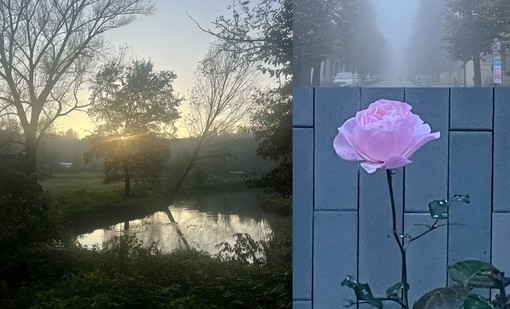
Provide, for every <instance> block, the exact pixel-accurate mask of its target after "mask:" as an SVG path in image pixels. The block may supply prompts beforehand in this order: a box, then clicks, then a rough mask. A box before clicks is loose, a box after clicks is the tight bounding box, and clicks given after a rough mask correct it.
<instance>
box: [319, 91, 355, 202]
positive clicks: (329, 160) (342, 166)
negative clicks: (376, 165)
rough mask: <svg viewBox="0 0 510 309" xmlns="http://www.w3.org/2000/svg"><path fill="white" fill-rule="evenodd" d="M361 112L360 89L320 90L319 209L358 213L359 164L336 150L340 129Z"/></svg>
mask: <svg viewBox="0 0 510 309" xmlns="http://www.w3.org/2000/svg"><path fill="white" fill-rule="evenodd" d="M358 110H359V89H358V88H345V89H338V88H319V89H316V98H315V209H316V210H356V209H357V200H358V190H357V188H358V180H357V179H358V164H357V163H356V162H353V161H345V160H343V159H342V158H340V157H339V156H338V155H337V154H336V153H335V150H334V148H333V139H334V138H335V136H336V134H337V133H338V128H339V127H340V126H341V125H342V124H343V123H344V122H345V121H346V120H347V119H349V118H351V117H354V115H355V114H356V112H357V111H358Z"/></svg>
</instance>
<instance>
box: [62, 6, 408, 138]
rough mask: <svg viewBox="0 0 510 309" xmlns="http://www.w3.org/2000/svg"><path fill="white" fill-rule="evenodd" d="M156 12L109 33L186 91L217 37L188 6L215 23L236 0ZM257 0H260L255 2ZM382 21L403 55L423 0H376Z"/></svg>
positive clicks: (75, 124)
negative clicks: (171, 74)
mask: <svg viewBox="0 0 510 309" xmlns="http://www.w3.org/2000/svg"><path fill="white" fill-rule="evenodd" d="M153 2H154V4H155V5H156V7H157V12H156V14H155V15H153V16H150V17H142V18H140V19H139V20H137V21H135V22H133V23H132V24H130V25H128V26H126V27H123V28H120V29H116V30H113V31H111V32H109V33H107V35H106V37H107V39H108V40H110V41H111V42H112V43H113V44H114V45H117V46H118V45H123V44H127V45H129V46H131V47H132V49H131V54H132V56H134V57H136V58H143V59H151V60H152V61H153V62H154V65H155V68H156V69H157V70H173V71H174V72H175V73H176V74H177V79H176V80H175V82H174V88H175V89H176V91H177V92H178V93H179V94H181V95H187V92H188V90H189V89H190V88H191V85H192V75H193V72H194V70H195V68H196V66H197V63H198V61H200V60H202V58H203V57H204V56H205V54H206V51H207V48H208V46H209V44H210V43H211V42H212V40H213V37H212V36H211V35H208V34H206V33H204V32H202V31H201V30H200V29H198V27H196V25H195V24H194V23H193V21H192V20H191V19H190V18H189V17H188V16H186V13H185V12H186V11H187V12H188V13H189V14H190V15H191V16H193V18H194V19H196V20H197V21H198V22H199V23H201V24H202V26H204V27H206V28H212V25H211V24H210V23H211V22H212V21H213V20H214V19H215V18H216V17H217V16H219V15H223V14H224V15H229V14H230V11H229V10H227V7H228V5H229V4H231V3H232V0H214V1H205V0H186V1H178V0H170V1H169V0H154V1H153ZM252 2H255V3H256V2H258V1H252ZM372 2H373V4H374V9H375V12H376V14H377V23H378V25H379V28H380V29H381V31H382V32H383V34H384V36H385V37H386V39H387V41H388V43H389V44H390V45H391V46H392V47H393V48H394V51H395V53H396V54H397V55H398V56H400V52H401V50H402V48H403V46H404V45H405V44H406V42H407V39H408V38H409V36H410V34H411V27H412V23H413V20H414V16H415V15H416V11H417V8H418V0H372ZM60 123H62V125H63V127H64V129H65V128H67V127H72V128H73V129H74V130H76V131H78V132H79V134H80V136H81V137H84V136H85V135H87V132H86V131H90V130H91V129H92V127H91V122H90V121H89V120H88V117H87V116H86V115H84V114H82V113H80V114H76V113H74V114H72V115H71V117H67V118H65V119H62V120H61V121H60Z"/></svg>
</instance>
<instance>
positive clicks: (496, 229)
mask: <svg viewBox="0 0 510 309" xmlns="http://www.w3.org/2000/svg"><path fill="white" fill-rule="evenodd" d="M509 243H510V213H494V214H493V215H492V264H493V265H494V266H496V267H497V268H498V269H499V270H501V271H503V272H505V275H506V276H507V277H508V275H509V274H510V247H509V246H508V244H509Z"/></svg>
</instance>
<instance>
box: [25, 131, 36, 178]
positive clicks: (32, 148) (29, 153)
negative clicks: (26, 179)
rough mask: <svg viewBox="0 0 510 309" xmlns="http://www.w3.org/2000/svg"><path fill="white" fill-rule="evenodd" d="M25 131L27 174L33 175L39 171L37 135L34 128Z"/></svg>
mask: <svg viewBox="0 0 510 309" xmlns="http://www.w3.org/2000/svg"><path fill="white" fill-rule="evenodd" d="M24 131H25V154H26V157H25V174H26V175H27V176H32V175H35V174H36V173H37V137H36V132H35V131H34V132H31V131H32V130H26V129H25V130H24Z"/></svg>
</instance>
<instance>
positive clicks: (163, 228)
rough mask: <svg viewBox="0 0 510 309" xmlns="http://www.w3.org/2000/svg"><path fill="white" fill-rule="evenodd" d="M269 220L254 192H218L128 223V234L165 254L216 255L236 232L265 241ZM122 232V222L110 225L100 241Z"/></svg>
mask: <svg viewBox="0 0 510 309" xmlns="http://www.w3.org/2000/svg"><path fill="white" fill-rule="evenodd" d="M270 217H271V215H268V214H264V213H262V211H261V210H260V209H258V207H257V205H256V195H255V193H254V192H253V191H243V192H236V193H221V194H212V195H208V196H202V197H199V198H194V199H193V200H190V201H181V202H178V203H176V204H173V205H170V206H169V207H168V209H165V211H161V212H157V213H154V214H152V215H150V216H147V217H145V218H143V219H139V220H133V221H130V222H129V230H128V232H129V233H133V234H135V235H136V236H137V237H138V239H140V240H141V241H142V242H143V243H144V244H147V245H148V244H150V243H151V242H153V241H155V242H157V243H158V245H159V247H160V248H161V249H162V250H163V251H166V252H168V251H171V250H174V249H176V248H186V247H194V248H197V249H201V250H205V251H208V252H209V253H211V254H215V253H217V252H218V249H217V248H215V245H217V244H219V243H221V242H225V241H226V242H228V243H230V244H234V243H235V241H234V238H233V235H234V234H236V233H248V234H250V236H251V237H252V238H253V239H254V240H268V239H269V238H270V237H271V236H272V232H273V228H272V226H273V225H274V223H272V222H270V221H269V218H270ZM275 224H278V223H277V222H276V223H275ZM123 230H124V223H120V224H118V225H115V226H112V227H110V228H108V229H105V230H104V235H103V238H102V239H103V241H107V240H109V239H112V238H113V237H114V236H118V235H120V234H122V233H123ZM96 239H97V236H96ZM84 241H85V242H86V240H84Z"/></svg>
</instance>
